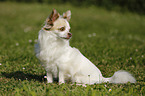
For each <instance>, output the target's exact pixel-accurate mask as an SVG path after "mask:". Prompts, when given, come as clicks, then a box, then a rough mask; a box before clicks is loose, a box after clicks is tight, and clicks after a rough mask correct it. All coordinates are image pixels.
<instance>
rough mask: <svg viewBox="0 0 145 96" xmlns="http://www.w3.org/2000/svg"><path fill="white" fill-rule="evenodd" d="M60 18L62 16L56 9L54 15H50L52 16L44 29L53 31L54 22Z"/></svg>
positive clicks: (53, 11) (47, 20)
mask: <svg viewBox="0 0 145 96" xmlns="http://www.w3.org/2000/svg"><path fill="white" fill-rule="evenodd" d="M59 16H60V15H59V13H58V12H57V11H56V10H55V9H53V10H52V13H51V14H50V16H49V17H48V18H47V19H46V21H45V26H44V29H45V30H49V29H51V28H52V26H53V23H54V21H55V20H57V19H58V18H59Z"/></svg>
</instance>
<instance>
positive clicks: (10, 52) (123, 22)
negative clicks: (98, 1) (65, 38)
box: [0, 2, 145, 96]
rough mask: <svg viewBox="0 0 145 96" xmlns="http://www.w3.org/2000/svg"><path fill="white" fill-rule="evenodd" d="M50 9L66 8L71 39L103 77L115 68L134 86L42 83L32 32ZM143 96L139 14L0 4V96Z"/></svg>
mask: <svg viewBox="0 0 145 96" xmlns="http://www.w3.org/2000/svg"><path fill="white" fill-rule="evenodd" d="M53 8H55V9H57V10H58V12H60V13H61V14H62V12H64V11H67V10H68V9H70V10H71V11H72V18H71V21H70V25H71V30H72V34H73V38H72V39H71V40H70V45H71V46H73V47H76V48H78V49H79V50H80V51H81V52H82V53H83V54H84V55H85V56H86V57H87V58H88V59H90V60H91V61H92V62H93V63H94V64H95V65H96V66H97V67H98V68H99V69H100V70H101V72H102V74H103V76H104V77H109V76H112V75H113V74H114V72H115V71H118V70H127V71H129V72H130V73H132V74H133V75H134V76H135V78H136V80H137V83H135V84H130V83H127V84H109V83H103V84H95V85H87V87H83V86H76V85H71V84H70V83H66V84H62V85H59V84H58V83H57V82H55V83H53V84H47V83H46V79H45V78H44V76H45V70H44V68H43V67H42V66H41V65H40V64H39V61H38V60H37V59H36V57H35V54H34V44H35V43H36V40H37V36H38V31H39V30H40V28H41V26H42V24H43V22H44V20H45V19H46V17H47V16H48V15H49V14H50V12H51V10H52V9H53ZM12 95H16V96H21V95H22V96H31V95H32V96H44V95H58V96H64V95H66V96H69V95H70V96H104V95H105V96H108V95H113V96H131V95H132V96H144V95H145V16H144V15H142V16H140V15H138V14H135V13H130V12H124V13H120V12H116V11H106V10H104V9H103V8H97V7H94V6H91V7H88V8H84V7H75V6H71V5H69V4H65V5H47V4H24V3H2V2H0V96H12Z"/></svg>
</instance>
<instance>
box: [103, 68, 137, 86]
mask: <svg viewBox="0 0 145 96" xmlns="http://www.w3.org/2000/svg"><path fill="white" fill-rule="evenodd" d="M103 81H104V82H109V83H127V82H130V83H135V82H136V80H135V78H134V77H133V76H132V75H131V74H130V73H129V72H126V71H124V70H119V71H117V72H115V73H114V75H113V76H112V77H110V78H104V79H103Z"/></svg>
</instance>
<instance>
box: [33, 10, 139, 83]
mask: <svg viewBox="0 0 145 96" xmlns="http://www.w3.org/2000/svg"><path fill="white" fill-rule="evenodd" d="M70 18H71V11H67V12H66V13H63V15H62V16H60V15H59V13H57V11H56V10H55V9H53V11H52V13H51V15H50V16H49V17H48V18H47V19H46V21H45V25H44V26H43V27H42V29H41V30H40V31H39V37H38V43H37V44H36V45H35V52H36V57H37V58H38V59H39V60H40V62H41V64H42V66H44V68H45V70H46V71H47V82H48V83H52V82H53V78H59V83H65V80H68V79H70V80H71V81H72V82H76V83H81V84H94V83H102V82H109V83H127V82H131V83H135V82H136V80H135V78H134V77H133V76H132V75H131V74H130V73H128V72H126V71H117V72H115V74H114V75H113V76H112V77H110V78H104V77H103V76H102V74H101V72H100V70H99V69H98V68H97V67H96V66H95V65H94V64H93V63H92V62H91V61H89V60H88V59H87V58H86V57H85V56H84V55H82V54H81V53H80V51H79V50H78V49H76V48H73V47H71V46H70V45H69V39H70V38H71V37H72V34H71V33H70V25H69V23H68V21H69V20H70Z"/></svg>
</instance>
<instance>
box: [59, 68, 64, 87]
mask: <svg viewBox="0 0 145 96" xmlns="http://www.w3.org/2000/svg"><path fill="white" fill-rule="evenodd" d="M62 83H65V81H64V73H63V72H62V71H60V70H59V84H62Z"/></svg>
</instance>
